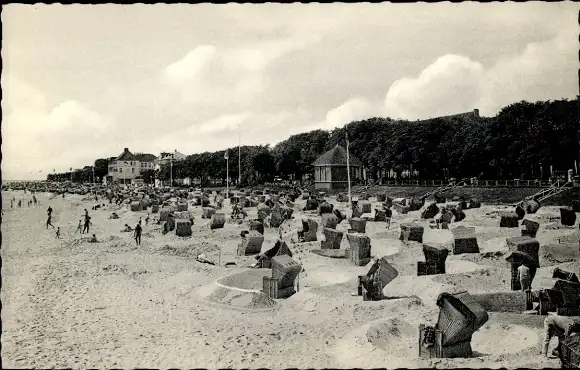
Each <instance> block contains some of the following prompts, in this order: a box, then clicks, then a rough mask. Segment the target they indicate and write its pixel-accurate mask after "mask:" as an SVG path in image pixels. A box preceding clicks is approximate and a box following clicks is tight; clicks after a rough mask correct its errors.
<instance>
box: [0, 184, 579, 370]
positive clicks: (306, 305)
mask: <svg viewBox="0 0 580 370" xmlns="http://www.w3.org/2000/svg"><path fill="white" fill-rule="evenodd" d="M13 196H15V197H16V198H17V199H18V198H19V197H20V198H23V197H24V199H28V198H26V197H29V196H30V195H29V194H26V195H24V194H23V193H22V192H4V193H3V197H2V201H3V209H4V216H3V218H2V238H3V243H2V250H1V254H2V292H1V298H2V324H3V335H2V353H1V354H2V359H3V363H4V366H5V367H7V368H47V367H60V368H63V367H72V368H87V367H94V368H112V367H119V368H130V367H146V368H169V367H179V368H193V367H196V368H224V367H231V368H248V367H249V368H260V367H266V368H274V369H275V368H290V367H297V368H330V367H335V368H350V367H357V368H361V367H362V368H377V367H387V368H394V367H436V368H443V367H450V368H452V367H472V368H478V367H487V368H501V367H507V368H517V367H530V368H543V367H559V361H558V360H557V359H546V358H543V357H542V356H541V354H540V346H541V341H542V332H543V320H544V318H545V317H544V316H537V315H523V314H519V313H507V312H490V313H489V320H488V322H487V323H486V324H485V325H484V326H483V327H482V328H481V329H480V330H479V331H477V332H476V333H475V335H474V336H473V340H472V346H473V350H474V357H472V358H464V359H431V360H420V359H419V358H418V348H417V347H418V325H419V324H421V323H425V324H431V325H432V324H434V322H435V321H436V319H437V312H438V308H437V307H436V306H435V300H436V298H437V295H438V294H439V293H441V292H444V291H453V290H457V289H459V290H461V289H466V290H468V291H469V292H470V293H472V294H476V293H491V292H506V291H509V281H510V275H509V268H508V264H507V263H506V262H505V256H506V255H507V246H506V242H505V239H506V237H510V236H518V235H519V234H520V230H519V228H510V229H507V228H499V219H498V218H494V217H493V212H492V211H493V210H494V209H496V208H497V207H494V206H493V205H483V207H482V208H480V209H473V210H468V211H466V214H467V218H466V219H465V220H464V221H462V222H461V223H460V224H462V225H465V226H475V227H476V236H477V238H478V243H479V246H480V253H479V254H462V255H450V256H449V258H448V259H447V274H445V275H431V276H416V275H417V274H416V263H417V261H419V260H423V258H424V257H423V253H422V249H421V244H419V243H415V242H409V243H403V242H401V241H399V240H398V230H399V225H400V224H401V223H402V222H406V221H410V220H418V221H419V222H421V223H422V224H424V225H425V233H424V242H436V243H440V244H445V245H451V243H452V241H453V236H452V233H451V231H449V230H431V229H429V227H428V226H427V224H428V221H426V220H420V214H419V212H418V211H416V212H410V213H409V214H406V215H399V214H397V213H396V212H395V214H394V217H393V220H392V223H391V226H390V229H389V230H387V228H386V224H385V223H384V222H368V223H367V230H366V234H367V235H369V237H370V238H371V244H372V251H371V253H372V254H373V255H374V254H380V255H381V256H386V258H387V259H388V261H389V262H391V263H392V265H393V266H394V267H395V268H396V269H397V270H398V271H399V276H398V277H397V278H396V279H395V280H393V281H392V282H391V283H390V284H388V285H387V287H386V288H385V289H384V293H385V295H386V296H388V297H390V299H386V300H381V301H375V302H371V301H363V300H362V297H360V296H356V295H353V294H355V292H356V281H357V275H361V274H365V273H366V272H367V271H368V268H369V267H368V266H361V267H358V266H354V265H351V264H350V263H349V262H348V261H347V260H346V259H335V258H326V257H323V256H320V255H317V254H314V253H312V252H311V250H312V249H318V248H320V242H308V243H297V242H295V240H296V239H297V237H296V231H297V230H298V228H299V227H300V226H299V220H300V217H301V216H302V215H303V214H304V212H302V211H300V210H301V209H302V207H303V206H304V202H305V201H302V200H299V201H297V202H296V203H295V207H294V208H295V210H294V220H292V221H291V222H288V224H286V225H284V227H283V229H284V232H283V238H284V240H286V241H287V243H288V245H289V247H290V249H291V250H292V252H293V253H294V259H295V260H297V261H298V262H300V263H301V264H302V265H303V267H304V270H305V271H304V272H303V273H301V274H300V276H299V280H298V285H299V289H298V290H299V291H298V292H297V293H296V294H294V295H293V296H292V297H290V298H288V299H279V300H272V299H270V298H268V297H266V296H264V295H262V294H261V293H260V292H259V291H260V289H261V283H262V277H263V276H267V275H268V276H269V274H270V270H268V269H250V268H249V267H248V266H249V265H250V264H252V263H254V262H255V259H254V258H253V257H252V256H248V257H238V256H236V248H237V244H238V243H239V242H240V232H241V231H242V230H247V229H248V222H247V221H245V222H244V223H242V224H238V223H235V222H231V221H230V220H228V222H226V225H225V227H224V228H223V229H216V230H210V229H209V227H208V225H207V224H208V222H209V221H208V220H205V219H202V218H201V207H193V206H190V210H192V212H193V213H194V215H195V223H194V226H193V236H192V237H190V238H178V237H175V236H174V235H173V234H172V233H168V234H166V235H163V234H162V233H161V229H160V226H158V225H155V224H153V225H152V224H151V223H150V224H149V225H145V226H144V230H143V240H142V245H141V246H136V245H135V242H134V240H133V239H132V233H126V232H121V229H122V228H123V225H124V224H126V223H127V224H129V225H135V224H136V223H137V221H138V219H139V218H140V217H142V218H143V220H144V219H145V217H146V216H147V213H148V211H143V212H131V211H130V210H129V209H128V208H127V206H115V205H109V204H108V202H106V201H101V202H99V203H105V204H106V205H105V207H104V208H101V209H99V210H91V207H92V206H93V205H94V204H95V202H94V201H90V200H83V197H82V196H79V195H68V194H67V196H66V198H65V199H62V198H61V197H55V198H53V199H50V198H51V197H52V196H51V195H50V194H41V195H37V197H38V199H39V201H40V205H38V206H35V207H30V208H29V207H23V208H10V204H9V203H10V199H11V198H12V197H13ZM371 201H373V202H374V203H375V204H376V199H375V198H371ZM330 202H331V203H333V204H334V206H335V207H336V208H339V209H340V210H341V211H344V210H345V206H346V203H339V202H337V201H336V199H334V198H331V199H330ZM49 205H50V206H51V207H52V208H53V210H54V215H53V224H54V226H55V227H58V226H60V228H61V233H62V235H61V239H56V238H55V232H54V230H52V228H49V229H48V230H47V229H46V226H45V221H46V209H47V208H48V206H49ZM85 208H86V209H88V210H89V213H90V215H91V217H92V223H93V226H92V228H91V230H90V235H92V234H93V233H95V234H96V236H97V239H98V241H99V242H98V243H89V242H88V237H89V235H80V234H75V229H76V225H77V223H78V221H79V220H80V219H81V217H82V215H83V213H84V209H85ZM224 210H225V212H226V215H228V216H229V214H230V211H231V208H230V205H229V202H228V201H226V203H225V206H224ZM112 212H117V214H118V215H119V219H109V215H110V214H111V213H112ZM248 213H249V216H250V217H249V218H250V219H251V218H254V216H255V215H256V208H248ZM307 213H308V212H307ZM488 213H491V215H487V214H488ZM309 214H311V215H312V214H314V213H309ZM349 215H350V213H349ZM557 215H559V213H558V208H557V207H543V208H541V210H540V211H539V212H538V214H537V215H535V216H536V217H537V218H538V220H539V222H540V223H541V226H540V230H539V232H538V236H537V239H538V240H539V241H540V243H541V245H542V247H541V251H542V250H543V248H544V245H546V244H553V243H556V244H557V243H558V240H559V239H561V238H568V239H570V240H572V241H573V240H575V243H576V248H575V252H574V253H576V255H574V253H573V255H572V259H569V260H567V261H561V260H558V258H556V257H557V256H556V257H554V256H553V253H552V254H551V252H549V251H548V252H545V253H543V254H542V252H541V253H540V254H541V261H540V263H541V266H542V267H541V268H540V269H539V270H538V274H537V277H536V279H535V280H534V285H533V288H534V289H539V288H544V287H551V286H552V285H553V282H554V280H552V279H551V274H552V271H553V269H554V268H555V267H561V268H563V269H565V270H568V271H573V272H576V273H578V272H579V270H580V264H579V263H578V259H577V257H578V254H580V252H579V251H578V247H577V246H578V238H579V233H578V225H577V224H576V225H575V226H574V227H564V226H560V227H559V228H557V229H550V228H546V227H545V225H548V224H550V223H553V222H552V221H550V220H549V217H550V216H553V217H556V216H557ZM151 216H152V217H157V215H151ZM312 217H315V218H316V217H318V216H312ZM318 220H319V217H318ZM556 223H557V221H556ZM453 226H455V224H453ZM347 227H348V225H347V223H346V222H342V223H341V224H339V226H338V227H337V229H339V230H342V231H346V229H347ZM277 238H278V230H277V229H269V228H266V231H265V241H264V244H263V247H262V251H265V250H267V249H269V248H271V247H272V246H273V244H274V242H275V241H276V240H277ZM559 241H562V240H559ZM346 245H348V242H347V241H346V238H344V239H343V241H342V247H341V248H344V247H345V246H346ZM495 252H498V253H499V254H498V255H499V257H497V255H496V257H493V253H495ZM200 253H205V254H206V256H207V258H208V259H211V260H212V261H214V262H215V263H216V265H211V264H204V263H200V262H197V261H196V260H195V257H196V256H197V255H198V254H200ZM502 253H503V254H505V255H503V254H502ZM218 262H219V263H220V265H221V266H217V264H218ZM228 262H235V264H236V265H235V266H233V267H225V266H224V265H225V264H226V263H228ZM552 345H554V344H552Z"/></svg>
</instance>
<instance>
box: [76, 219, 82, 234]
mask: <svg viewBox="0 0 580 370" xmlns="http://www.w3.org/2000/svg"><path fill="white" fill-rule="evenodd" d="M78 232H80V233H81V234H82V233H83V221H82V220H79V224H78V225H77V230H76V231H75V234H76V233H78Z"/></svg>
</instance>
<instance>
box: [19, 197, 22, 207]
mask: <svg viewBox="0 0 580 370" xmlns="http://www.w3.org/2000/svg"><path fill="white" fill-rule="evenodd" d="M18 208H22V199H18Z"/></svg>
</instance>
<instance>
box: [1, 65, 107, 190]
mask: <svg viewBox="0 0 580 370" xmlns="http://www.w3.org/2000/svg"><path fill="white" fill-rule="evenodd" d="M2 85H3V86H2V89H3V92H4V94H5V95H4V96H6V99H5V101H3V102H2V104H3V108H4V106H5V107H6V108H8V111H7V112H6V113H5V116H4V117H3V122H2V139H3V142H2V155H3V159H4V160H3V161H2V171H3V172H4V173H5V174H7V176H5V177H7V178H14V179H23V180H24V179H27V178H29V176H32V175H36V176H37V175H38V171H40V170H42V171H52V169H59V170H62V171H64V170H65V168H64V167H66V168H68V166H76V167H82V166H85V165H90V164H91V163H92V162H93V161H94V160H95V159H96V158H98V157H96V156H95V155H98V153H99V152H102V151H103V150H107V148H109V145H108V141H107V139H106V137H107V135H106V133H107V130H109V129H110V128H111V127H112V124H113V121H112V120H111V119H109V118H107V117H105V116H102V115H100V114H98V113H96V112H94V111H92V110H91V109H89V108H87V107H86V106H84V105H83V104H81V103H80V102H77V101H74V100H69V101H65V102H62V103H60V104H58V105H56V106H55V107H53V108H51V107H49V106H48V104H47V102H46V98H45V97H44V95H43V94H42V93H41V92H40V91H39V90H38V89H36V88H35V87H33V86H31V85H29V84H27V83H26V82H24V81H22V80H21V79H19V78H18V77H15V76H7V77H6V79H4V78H3V81H2ZM63 166H64V167H63ZM31 172H32V173H31Z"/></svg>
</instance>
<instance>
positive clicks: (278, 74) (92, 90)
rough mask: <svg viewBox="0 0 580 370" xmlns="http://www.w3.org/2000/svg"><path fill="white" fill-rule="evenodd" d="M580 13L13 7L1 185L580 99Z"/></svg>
mask: <svg viewBox="0 0 580 370" xmlns="http://www.w3.org/2000/svg"><path fill="white" fill-rule="evenodd" d="M579 10H580V4H575V3H573V2H556V3H541V2H530V3H509V2H506V3H489V4H487V3H484V4H481V3H459V4H453V3H449V2H447V3H436V4H425V3H416V4H391V3H381V4H368V3H367V4H363V3H360V4H343V3H333V4H225V5H214V4H199V5H189V4H183V5H162V4H158V5H125V6H123V5H116V4H108V5H97V6H95V5H92V6H90V5H43V4H39V5H21V4H11V5H6V6H3V9H2V36H3V40H2V41H3V42H2V60H3V64H4V65H3V71H2V79H1V82H2V93H3V94H2V95H3V99H2V114H3V116H2V139H3V140H2V177H3V179H12V180H16V179H18V180H28V179H45V178H46V175H47V174H48V173H51V172H52V171H53V170H56V172H65V171H68V170H69V168H70V167H72V168H82V167H83V166H86V165H92V164H93V162H94V160H95V159H97V158H106V157H113V156H117V155H119V154H120V153H121V152H122V151H123V148H126V147H127V148H129V150H131V151H132V152H134V153H135V152H145V153H153V154H155V155H159V153H160V152H161V151H173V150H178V151H179V152H182V153H185V154H193V153H201V152H204V151H217V150H225V149H226V148H231V147H236V146H237V145H238V142H239V141H240V140H241V143H242V145H259V144H263V145H265V144H270V145H274V144H276V143H278V142H280V141H282V140H284V139H286V138H288V137H289V136H290V135H293V134H297V133H301V132H307V131H310V130H314V129H325V130H331V129H333V128H335V127H340V126H343V125H344V124H346V123H348V122H351V121H354V120H361V119H366V118H371V117H391V118H402V119H409V120H415V119H424V118H430V117H437V116H442V115H448V114H455V113H462V112H468V111H471V110H473V109H479V110H480V114H481V115H483V116H493V115H495V114H496V113H497V112H498V111H499V110H500V109H501V108H502V107H503V106H506V105H508V104H511V103H514V102H518V101H521V100H527V101H538V100H554V99H562V98H569V99H573V98H575V97H576V95H577V94H578V67H579V65H578V31H579V29H578V12H579Z"/></svg>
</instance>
